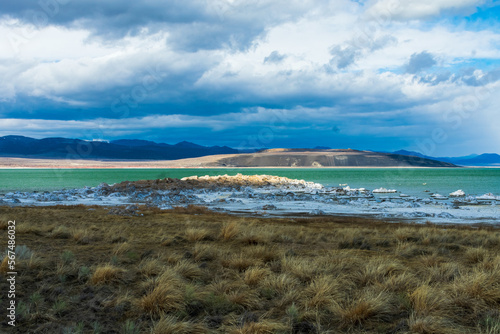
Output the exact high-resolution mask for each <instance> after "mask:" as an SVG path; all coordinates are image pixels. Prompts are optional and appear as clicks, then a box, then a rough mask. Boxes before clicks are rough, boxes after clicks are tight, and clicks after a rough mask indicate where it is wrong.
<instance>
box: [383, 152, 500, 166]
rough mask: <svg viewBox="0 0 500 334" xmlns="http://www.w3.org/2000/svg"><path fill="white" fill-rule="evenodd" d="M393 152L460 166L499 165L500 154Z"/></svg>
mask: <svg viewBox="0 0 500 334" xmlns="http://www.w3.org/2000/svg"><path fill="white" fill-rule="evenodd" d="M393 153H394V154H402V155H408V156H414V157H420V158H426V159H434V160H439V161H445V162H449V163H452V164H455V165H460V166H500V155H498V154H496V153H484V154H480V155H477V154H471V155H467V156H463V157H438V158H435V157H430V156H426V155H423V154H421V153H419V152H413V151H406V150H399V151H395V152H393Z"/></svg>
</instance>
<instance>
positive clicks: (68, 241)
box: [0, 205, 500, 334]
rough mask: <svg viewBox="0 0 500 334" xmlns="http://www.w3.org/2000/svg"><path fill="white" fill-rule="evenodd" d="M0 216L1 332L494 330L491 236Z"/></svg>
mask: <svg viewBox="0 0 500 334" xmlns="http://www.w3.org/2000/svg"><path fill="white" fill-rule="evenodd" d="M0 218H1V219H0V228H1V229H2V231H1V232H0V235H1V238H0V242H1V245H2V249H6V245H7V240H8V238H7V235H8V234H7V222H8V220H16V242H17V245H18V248H17V251H16V256H17V261H16V270H17V272H18V273H19V274H18V277H17V286H16V302H17V327H15V328H10V327H8V326H7V324H6V322H7V321H6V320H5V319H6V318H5V316H4V315H2V322H1V324H0V332H8V333H10V332H12V333H442V334H447V333H481V334H482V333H487V334H493V333H500V312H499V308H500V255H499V254H500V230H499V229H498V228H494V227H487V226H482V227H479V226H475V227H473V226H435V225H431V224H423V225H412V224H400V223H384V222H381V221H374V220H366V219H361V218H336V217H322V218H311V219H305V218H303V219H302V218H301V219H299V218H296V219H285V218H281V219H278V218H273V219H271V218H267V219H266V218H241V217H234V216H230V215H224V214H217V213H212V212H210V211H208V210H206V209H205V208H203V207H195V206H190V207H188V208H174V209H172V210H166V211H162V210H159V209H158V208H148V207H146V206H143V207H130V206H129V207H128V208H119V207H114V208H106V207H99V206H92V207H89V206H83V205H80V206H55V207H1V208H0ZM6 264H7V261H6V259H5V258H4V261H3V262H2V264H1V266H0V272H1V274H0V275H1V276H2V279H1V280H0V289H1V291H3V292H5V291H7V290H8V285H7V282H6V280H5V273H6V271H7V266H6ZM7 303H8V299H7V296H6V293H3V294H2V295H1V296H0V306H1V307H0V308H1V309H2V310H5V309H6V307H7ZM3 312H5V311H3Z"/></svg>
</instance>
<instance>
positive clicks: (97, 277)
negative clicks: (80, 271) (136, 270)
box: [90, 264, 125, 285]
mask: <svg viewBox="0 0 500 334" xmlns="http://www.w3.org/2000/svg"><path fill="white" fill-rule="evenodd" d="M124 277H125V270H124V269H122V268H117V267H115V266H113V265H111V264H105V265H100V266H98V267H97V268H96V269H95V271H94V273H93V274H92V277H91V278H90V282H91V283H92V284H95V285H99V284H108V283H117V282H120V281H121V280H123V279H124Z"/></svg>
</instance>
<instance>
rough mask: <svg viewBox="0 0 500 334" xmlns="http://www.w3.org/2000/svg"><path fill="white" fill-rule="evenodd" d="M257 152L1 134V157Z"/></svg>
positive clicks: (480, 162)
mask: <svg viewBox="0 0 500 334" xmlns="http://www.w3.org/2000/svg"><path fill="white" fill-rule="evenodd" d="M308 150H309V151H312V150H317V151H328V150H330V148H329V147H322V146H318V147H315V148H314V149H308ZM256 151H258V150H244V151H242V150H237V149H234V148H231V147H227V146H210V147H209V146H202V145H198V144H195V143H191V142H187V141H182V142H179V143H177V144H174V145H171V144H165V143H156V142H153V141H148V140H140V139H119V140H113V141H110V142H105V141H85V140H81V139H69V138H44V139H34V138H29V137H24V136H4V137H0V157H17V158H38V159H83V160H177V159H185V158H197V157H203V156H209V155H219V154H238V153H254V152H256ZM260 152H264V151H262V150H261V151H260ZM384 154H385V153H384ZM391 154H395V155H402V156H412V157H418V158H423V159H428V160H437V161H441V162H446V163H450V164H454V165H459V166H500V155H498V154H495V153H490V154H481V155H477V154H473V155H469V156H463V157H431V156H426V155H423V154H421V153H418V152H414V151H406V150H399V151H395V152H391Z"/></svg>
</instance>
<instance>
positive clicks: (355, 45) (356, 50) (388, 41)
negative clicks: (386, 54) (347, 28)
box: [330, 35, 397, 69]
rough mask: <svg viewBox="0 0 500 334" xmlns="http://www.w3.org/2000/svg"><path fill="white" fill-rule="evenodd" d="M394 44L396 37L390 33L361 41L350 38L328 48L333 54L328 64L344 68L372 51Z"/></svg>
mask: <svg viewBox="0 0 500 334" xmlns="http://www.w3.org/2000/svg"><path fill="white" fill-rule="evenodd" d="M395 44H397V39H396V38H395V37H393V36H390V35H384V36H381V37H379V38H366V39H363V40H362V41H359V40H357V39H351V40H349V41H347V42H346V43H345V44H344V45H342V46H340V45H335V46H333V47H332V48H331V49H330V54H331V55H332V56H333V58H332V59H331V60H330V65H333V66H336V67H337V68H338V69H345V68H347V67H349V66H350V65H352V64H354V63H355V62H356V61H358V60H359V59H360V58H362V57H363V56H368V55H369V54H371V53H373V52H374V51H377V50H380V49H383V48H385V47H386V46H389V45H395Z"/></svg>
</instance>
